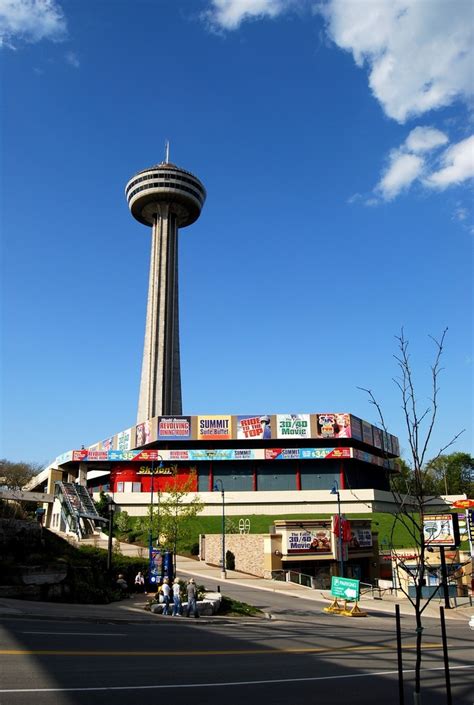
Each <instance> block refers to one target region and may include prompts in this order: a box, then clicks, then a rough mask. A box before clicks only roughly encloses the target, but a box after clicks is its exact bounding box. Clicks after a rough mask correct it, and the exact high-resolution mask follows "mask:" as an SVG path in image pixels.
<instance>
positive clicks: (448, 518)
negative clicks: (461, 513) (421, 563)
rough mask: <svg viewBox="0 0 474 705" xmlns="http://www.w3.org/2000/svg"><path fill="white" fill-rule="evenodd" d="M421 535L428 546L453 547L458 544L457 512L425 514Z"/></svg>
mask: <svg viewBox="0 0 474 705" xmlns="http://www.w3.org/2000/svg"><path fill="white" fill-rule="evenodd" d="M423 535H424V538H425V541H426V543H427V545H429V546H445V547H446V548H455V547H456V546H458V545H459V520H458V515H457V514H425V516H424V517H423Z"/></svg>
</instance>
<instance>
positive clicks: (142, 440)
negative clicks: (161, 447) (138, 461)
mask: <svg viewBox="0 0 474 705" xmlns="http://www.w3.org/2000/svg"><path fill="white" fill-rule="evenodd" d="M150 441H151V424H150V421H144V423H140V424H138V426H137V432H136V441H135V443H136V445H137V446H144V445H146V444H147V443H150Z"/></svg>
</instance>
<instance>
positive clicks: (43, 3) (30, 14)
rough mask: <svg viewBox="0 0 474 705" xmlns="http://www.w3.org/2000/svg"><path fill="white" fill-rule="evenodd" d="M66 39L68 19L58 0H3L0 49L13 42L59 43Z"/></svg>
mask: <svg viewBox="0 0 474 705" xmlns="http://www.w3.org/2000/svg"><path fill="white" fill-rule="evenodd" d="M65 36H66V20H65V17H64V14H63V11H62V9H61V7H60V6H59V5H58V4H57V3H56V2H55V0H0V47H3V46H8V47H10V48H13V40H15V39H23V40H25V41H27V42H39V41H41V40H42V39H50V40H53V41H59V40H61V39H64V38H65Z"/></svg>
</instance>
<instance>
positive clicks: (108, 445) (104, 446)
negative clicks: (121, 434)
mask: <svg viewBox="0 0 474 705" xmlns="http://www.w3.org/2000/svg"><path fill="white" fill-rule="evenodd" d="M113 442H114V437H113V436H110V438H106V439H105V440H103V441H102V443H101V450H112V446H113Z"/></svg>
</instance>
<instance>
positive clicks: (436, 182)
mask: <svg viewBox="0 0 474 705" xmlns="http://www.w3.org/2000/svg"><path fill="white" fill-rule="evenodd" d="M441 164H442V168H441V169H439V170H438V171H435V172H434V173H432V174H431V175H430V176H428V178H427V179H426V185H427V186H431V187H433V188H438V189H445V188H447V187H448V186H451V185H452V184H460V183H462V182H463V181H466V180H467V179H472V178H474V135H471V137H468V138H467V139H465V140H462V142H458V143H457V144H453V145H452V146H451V147H449V149H447V150H446V151H445V152H444V154H443V155H442V158H441Z"/></svg>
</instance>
